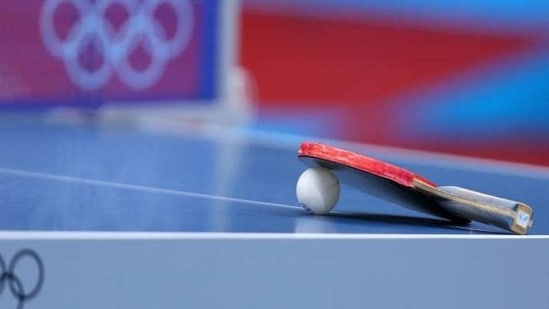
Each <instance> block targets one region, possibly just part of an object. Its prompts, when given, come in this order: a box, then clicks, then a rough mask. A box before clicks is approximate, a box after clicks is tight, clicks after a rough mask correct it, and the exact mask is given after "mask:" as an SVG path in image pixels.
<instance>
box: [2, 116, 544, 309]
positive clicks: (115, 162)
mask: <svg viewBox="0 0 549 309" xmlns="http://www.w3.org/2000/svg"><path fill="white" fill-rule="evenodd" d="M301 139H302V137H297V136H286V135H277V134H274V133H266V132H263V133H261V132H254V131H252V130H244V129H217V130H215V129H212V130H206V131H202V130H193V129H190V130H187V129H186V130H183V129H182V130H163V129H162V128H139V127H134V126H124V125H119V126H116V125H101V124H98V123H95V122H93V121H90V122H81V123H76V124H75V123H72V124H69V123H66V122H55V121H46V120H43V121H36V120H34V119H33V120H29V121H21V120H17V121H10V120H9V119H5V120H4V121H2V122H1V123H0V230H1V231H0V257H2V260H3V261H4V264H6V265H5V266H2V265H1V264H2V263H0V266H2V267H0V271H2V276H1V277H2V278H3V279H0V308H23V307H24V308H54V307H55V308H71V307H72V308H74V307H78V308H152V307H159V308H181V307H185V306H187V307H191V308H308V307H316V308H333V307H337V308H366V307H368V308H402V307H406V308H434V307H436V308H441V307H444V308H463V307H478V308H482V307H484V308H488V307H498V308H515V307H518V306H524V307H525V308H547V306H549V296H548V295H549V294H548V293H547V286H549V285H548V284H549V237H547V235H548V234H549V212H548V211H547V208H546V205H548V204H549V190H548V188H549V169H548V168H543V167H533V166H526V165H519V164H511V163H501V162H494V161H488V160H480V159H468V158H462V157H453V156H443V155H437V154H432V153H422V152H415V151H407V150H396V149H390V148H384V147H379V146H372V145H357V144H350V143H343V142H340V141H331V142H332V143H335V144H336V145H338V146H342V147H346V148H347V149H351V150H355V151H358V152H361V153H364V154H367V155H369V156H372V157H376V158H379V159H383V160H387V161H389V162H392V163H395V164H398V165H402V166H404V167H405V168H408V169H410V170H413V171H416V172H418V173H419V174H422V175H424V176H426V177H427V178H430V179H432V180H434V181H435V182H437V183H439V184H446V185H457V186H462V187H466V188H470V189H473V190H476V191H481V192H486V193H489V194H493V195H498V196H502V197H507V198H510V199H515V200H520V201H523V202H525V203H527V204H528V205H530V206H532V208H533V209H534V225H533V227H532V229H531V231H530V235H527V236H515V235H510V234H509V233H507V232H506V231H503V230H499V229H498V228H495V227H490V226H487V225H483V224H480V223H475V222H473V223H471V224H469V225H455V224H452V223H450V222H447V221H445V220H442V219H438V218H435V217H429V216H427V215H424V214H420V213H416V212H413V211H411V210H408V209H405V208H402V207H399V206H396V205H393V204H390V203H388V202H385V201H382V200H378V199H375V198H373V197H370V196H367V195H365V194H363V193H361V192H358V191H354V190H353V189H351V188H346V187H343V188H342V195H341V198H340V201H339V202H338V205H337V206H336V208H335V210H334V211H333V213H332V214H330V215H327V216H314V215H311V214H308V213H306V212H305V211H304V210H303V209H302V208H300V207H299V206H298V203H297V201H296V198H295V182H296V180H297V178H298V177H299V175H300V173H301V172H302V171H303V170H304V169H305V166H304V165H303V164H302V163H301V162H300V161H299V160H298V159H297V154H296V151H297V147H298V145H299V142H300V141H301ZM15 278H17V279H15ZM33 287H34V288H35V289H33ZM2 288H3V289H2ZM31 292H36V293H34V294H31ZM3 304H4V305H3ZM18 306H19V307H18Z"/></svg>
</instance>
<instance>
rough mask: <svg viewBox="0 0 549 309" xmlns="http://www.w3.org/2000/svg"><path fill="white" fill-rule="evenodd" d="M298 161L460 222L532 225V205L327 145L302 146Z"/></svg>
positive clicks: (519, 229)
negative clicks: (442, 183) (445, 183)
mask: <svg viewBox="0 0 549 309" xmlns="http://www.w3.org/2000/svg"><path fill="white" fill-rule="evenodd" d="M298 157H299V159H300V160H301V161H302V162H304V163H305V164H306V165H308V166H311V167H315V166H320V167H324V168H327V169H330V170H332V172H334V173H335V174H336V176H337V177H338V178H339V180H340V182H341V183H344V184H347V185H350V186H352V187H355V188H357V189H359V190H362V191H364V192H366V193H369V194H371V195H373V196H376V197H378V198H381V199H384V200H389V201H391V202H395V203H397V204H400V205H402V206H405V207H408V208H411V209H414V210H417V211H421V212H424V213H428V214H431V215H435V216H438V217H442V218H445V219H448V220H451V221H454V222H458V223H468V222H470V221H478V222H482V223H485V224H490V225H494V226H497V227H500V228H503V229H505V230H508V231H511V232H513V233H515V234H526V233H527V232H528V230H529V229H530V228H531V227H532V223H533V211H532V208H530V207H529V206H528V205H526V204H524V203H521V202H516V201H512V200H508V199H504V198H501V197H496V196H491V195H488V194H484V193H480V192H476V191H472V190H468V189H464V188H460V187H456V186H437V185H436V184H435V183H433V182H431V181H429V180H427V179H426V178H423V177H422V176H419V175H417V174H415V173H413V172H411V171H408V170H406V169H403V168H400V167H398V166H395V165H392V164H389V163H385V162H383V161H380V160H376V159H373V158H370V157H367V156H364V155H361V154H358V153H354V152H351V151H347V150H344V149H339V148H336V147H332V146H329V145H325V144H320V143H312V142H303V143H301V145H300V146H299V150H298Z"/></svg>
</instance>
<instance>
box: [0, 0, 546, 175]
mask: <svg viewBox="0 0 549 309" xmlns="http://www.w3.org/2000/svg"><path fill="white" fill-rule="evenodd" d="M548 16H549V2H547V1H528V2H518V1H501V0H500V1H495V0H494V1H492V0H486V1H473V0H464V1H416V0H411V1H406V2H402V1H392V0H388V1H387V0H363V1H360V0H301V1H291V0H242V1H236V0H227V1H221V0H217V1H216V0H190V1H184V0H181V1H179V0H166V1H139V0H136V1H91V0H81V1H79V0H66V1H63V0H31V1H14V0H12V1H3V2H2V3H1V4H0V105H1V108H2V109H3V110H4V111H6V113H7V114H8V115H13V114H14V112H15V113H16V114H18V115H20V114H21V113H33V112H36V111H44V110H47V111H51V110H55V111H58V110H59V109H65V110H66V109H70V110H74V109H77V110H84V111H87V112H90V111H91V112H100V113H102V115H107V116H106V118H108V119H111V118H113V119H119V118H120V117H124V116H128V115H131V116H132V117H134V118H135V117H140V116H147V117H150V116H152V115H154V116H155V121H156V122H160V123H163V122H165V123H168V122H169V121H172V122H173V121H175V122H179V121H181V122H183V121H187V122H188V121H189V119H190V120H191V123H194V124H196V122H197V119H200V121H207V122H209V123H214V124H218V125H230V126H233V127H236V128H239V129H244V130H249V131H254V132H257V131H259V132H272V133H277V134H290V135H303V136H312V137H322V138H332V139H340V140H346V141H353V142H360V143H372V144H379V145H386V146H394V147H403V148H410V149H419V150H428V151H436V152H442V153H450V154H460V155H468V156H476V157H483V158H490V159H498V160H505V161H514V162H522V163H530V164H538V165H549V120H548V119H549V18H547V17H548ZM175 111H177V112H175ZM138 115H139V116H138ZM10 117H11V116H6V117H3V118H2V120H3V121H5V120H6V119H11V118H10Z"/></svg>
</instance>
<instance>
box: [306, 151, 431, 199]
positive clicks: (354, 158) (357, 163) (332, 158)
mask: <svg viewBox="0 0 549 309" xmlns="http://www.w3.org/2000/svg"><path fill="white" fill-rule="evenodd" d="M297 154H298V156H299V157H310V158H315V159H320V160H324V161H328V162H333V163H336V164H341V165H344V166H347V167H351V168H354V169H357V170H359V171H362V172H365V173H369V174H372V175H375V176H378V177H381V178H384V179H387V180H391V181H394V182H396V183H397V184H400V185H402V186H405V187H409V188H411V187H412V181H413V180H414V179H418V180H421V181H423V182H425V183H427V184H429V185H431V186H433V187H436V184H434V183H432V182H431V181H429V180H427V179H425V178H423V177H421V176H419V175H417V174H415V173H412V172H410V171H408V170H406V169H403V168H400V167H398V166H394V165H392V164H389V163H386V162H383V161H380V160H376V159H373V158H370V157H367V156H363V155H360V154H357V153H354V152H351V151H347V150H343V149H339V148H336V147H332V146H328V145H324V144H320V143H311V142H303V143H301V145H300V146H299V149H298V152H297Z"/></svg>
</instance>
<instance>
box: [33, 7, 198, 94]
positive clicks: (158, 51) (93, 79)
mask: <svg viewBox="0 0 549 309" xmlns="http://www.w3.org/2000/svg"><path fill="white" fill-rule="evenodd" d="M62 4H69V5H71V6H72V7H73V8H74V9H76V11H77V12H78V16H79V18H78V21H77V22H76V23H75V24H74V25H72V27H71V28H70V29H69V31H68V34H67V36H66V38H60V36H59V35H58V34H57V32H56V29H55V26H54V24H55V20H54V19H55V16H56V12H57V10H58V9H59V8H60V7H61V5H62ZM116 4H118V5H121V6H122V7H123V8H124V10H125V11H126V13H127V14H128V18H127V19H126V20H125V22H123V23H122V25H121V26H120V27H117V28H118V29H115V27H114V26H113V24H111V23H110V22H109V20H108V19H107V18H106V12H107V10H108V9H109V8H111V6H113V5H116ZM161 5H168V6H169V7H170V8H171V9H173V12H174V13H175V15H176V23H177V25H176V27H175V28H176V29H175V33H174V34H173V35H172V36H171V37H168V33H167V31H166V29H164V27H163V26H162V24H161V23H160V22H159V21H158V19H157V18H155V17H154V13H155V11H156V10H157V9H158V8H159V7H160V6H161ZM192 27H193V13H192V7H191V4H190V3H189V2H188V0H96V1H93V2H92V1H91V0H46V1H45V2H44V5H43V7H42V12H41V15H40V29H41V34H42V39H43V41H44V44H45V45H46V47H47V48H48V50H49V51H50V52H51V53H52V55H54V56H55V57H57V58H59V59H61V60H62V61H63V62H64V65H65V69H66V70H67V74H68V75H69V77H70V79H71V80H72V81H73V82H74V83H75V84H77V85H78V86H80V87H81V88H83V89H85V90H95V89H98V88H100V87H102V86H104V85H105V84H106V83H107V82H108V81H109V79H110V78H111V76H112V75H113V74H114V73H117V75H118V77H119V78H120V80H121V81H122V82H123V83H124V84H126V85H127V86H128V87H130V88H132V89H145V88H148V87H150V86H152V85H153V84H154V83H156V82H157V81H158V79H160V77H161V76H162V74H163V73H164V70H165V67H166V65H167V63H168V62H169V61H170V60H171V59H173V58H174V57H176V56H177V55H179V54H180V53H181V52H182V51H183V50H184V49H185V48H186V46H187V45H188V43H189V41H190V37H191V34H192ZM90 45H92V46H93V47H94V48H95V51H96V52H97V53H99V54H100V55H101V56H102V59H103V61H101V64H99V67H98V68H96V69H93V70H90V69H89V68H85V67H84V66H83V64H82V63H81V62H80V58H79V57H80V55H82V54H83V53H84V52H85V51H86V50H87V48H89V46H90ZM138 47H142V48H143V49H144V50H145V51H146V52H147V54H148V55H149V56H150V63H149V64H148V66H147V67H146V68H144V69H136V68H134V67H133V66H132V64H131V63H130V55H131V54H132V52H134V51H135V50H136V49H137V48H138Z"/></svg>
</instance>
